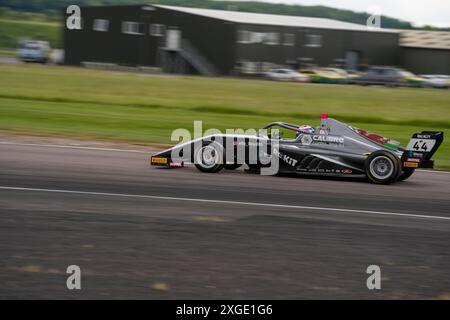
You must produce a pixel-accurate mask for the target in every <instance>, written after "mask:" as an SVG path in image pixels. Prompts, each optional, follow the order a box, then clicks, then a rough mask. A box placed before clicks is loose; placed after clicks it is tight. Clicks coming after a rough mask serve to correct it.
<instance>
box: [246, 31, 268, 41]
mask: <svg viewBox="0 0 450 320" xmlns="http://www.w3.org/2000/svg"><path fill="white" fill-rule="evenodd" d="M265 37H266V36H265V34H264V33H262V32H250V42H251V43H262V42H263V41H264V38H265Z"/></svg>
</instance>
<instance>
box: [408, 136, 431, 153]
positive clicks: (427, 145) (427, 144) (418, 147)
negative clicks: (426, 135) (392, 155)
mask: <svg viewBox="0 0 450 320" xmlns="http://www.w3.org/2000/svg"><path fill="white" fill-rule="evenodd" d="M435 143H436V140H431V139H411V140H409V143H408V146H407V147H406V149H407V150H411V151H423V152H429V151H430V150H431V149H433V146H434V144H435Z"/></svg>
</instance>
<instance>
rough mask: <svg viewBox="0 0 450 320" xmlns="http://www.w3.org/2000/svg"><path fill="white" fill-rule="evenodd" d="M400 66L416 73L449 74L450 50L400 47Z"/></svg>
mask: <svg viewBox="0 0 450 320" xmlns="http://www.w3.org/2000/svg"><path fill="white" fill-rule="evenodd" d="M401 50H402V64H403V65H402V66H403V67H404V68H405V69H407V70H410V71H412V72H414V73H417V74H448V75H450V50H444V49H425V48H406V47H404V48H402V49H401Z"/></svg>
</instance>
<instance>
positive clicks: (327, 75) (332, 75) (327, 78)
mask: <svg viewBox="0 0 450 320" xmlns="http://www.w3.org/2000/svg"><path fill="white" fill-rule="evenodd" d="M299 71H300V72H301V73H303V74H306V75H307V76H309V80H310V81H311V82H314V83H345V79H346V76H344V75H342V74H341V73H339V72H337V71H336V70H335V69H334V68H314V69H302V70H299ZM343 71H344V70H343ZM344 72H345V71H344Z"/></svg>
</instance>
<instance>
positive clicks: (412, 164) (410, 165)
mask: <svg viewBox="0 0 450 320" xmlns="http://www.w3.org/2000/svg"><path fill="white" fill-rule="evenodd" d="M403 166H404V167H406V168H417V167H419V164H418V163H417V162H403Z"/></svg>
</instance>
